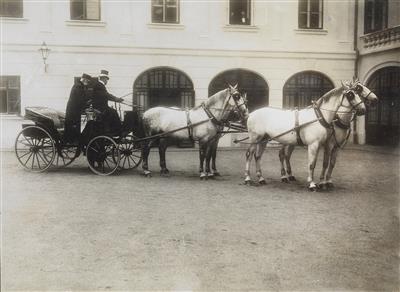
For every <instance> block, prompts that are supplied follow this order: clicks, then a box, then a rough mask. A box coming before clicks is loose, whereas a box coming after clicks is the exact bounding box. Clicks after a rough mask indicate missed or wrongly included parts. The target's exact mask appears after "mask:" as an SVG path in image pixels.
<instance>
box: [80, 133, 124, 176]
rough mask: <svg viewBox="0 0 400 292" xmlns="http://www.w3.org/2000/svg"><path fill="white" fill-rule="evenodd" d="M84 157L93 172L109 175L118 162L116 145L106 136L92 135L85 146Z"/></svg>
mask: <svg viewBox="0 0 400 292" xmlns="http://www.w3.org/2000/svg"><path fill="white" fill-rule="evenodd" d="M86 159H87V161H88V163H89V167H90V169H91V170H92V171H93V172H94V173H96V174H99V175H110V174H112V173H114V171H115V170H116V169H117V168H118V165H119V162H120V153H119V149H118V145H117V143H115V141H114V140H113V139H112V138H110V137H108V136H97V137H94V138H93V139H92V140H90V142H89V143H88V145H87V147H86Z"/></svg>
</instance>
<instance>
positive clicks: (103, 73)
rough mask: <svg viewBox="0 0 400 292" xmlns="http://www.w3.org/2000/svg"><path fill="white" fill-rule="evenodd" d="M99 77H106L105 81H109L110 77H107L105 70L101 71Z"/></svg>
mask: <svg viewBox="0 0 400 292" xmlns="http://www.w3.org/2000/svg"><path fill="white" fill-rule="evenodd" d="M99 77H106V78H107V79H110V77H108V71H107V70H101V71H100V75H99Z"/></svg>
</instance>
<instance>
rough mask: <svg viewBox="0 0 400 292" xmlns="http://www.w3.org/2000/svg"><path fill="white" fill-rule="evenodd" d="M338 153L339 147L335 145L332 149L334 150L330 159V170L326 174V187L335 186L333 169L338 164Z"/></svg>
mask: <svg viewBox="0 0 400 292" xmlns="http://www.w3.org/2000/svg"><path fill="white" fill-rule="evenodd" d="M338 154H339V148H338V147H334V148H333V149H332V151H331V155H330V161H329V168H328V172H327V174H326V187H327V188H328V189H330V188H333V182H332V171H333V168H334V167H335V165H336V159H337V156H338Z"/></svg>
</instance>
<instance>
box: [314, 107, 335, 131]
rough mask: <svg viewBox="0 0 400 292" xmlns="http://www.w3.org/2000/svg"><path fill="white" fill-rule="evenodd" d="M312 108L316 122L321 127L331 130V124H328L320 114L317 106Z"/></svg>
mask: <svg viewBox="0 0 400 292" xmlns="http://www.w3.org/2000/svg"><path fill="white" fill-rule="evenodd" d="M313 108H314V112H315V115H316V116H317V118H318V121H319V123H320V124H321V125H322V127H324V128H327V129H332V127H333V126H332V124H329V123H328V122H327V121H326V120H325V118H324V116H323V114H322V112H321V109H320V108H319V107H318V106H314V107H313Z"/></svg>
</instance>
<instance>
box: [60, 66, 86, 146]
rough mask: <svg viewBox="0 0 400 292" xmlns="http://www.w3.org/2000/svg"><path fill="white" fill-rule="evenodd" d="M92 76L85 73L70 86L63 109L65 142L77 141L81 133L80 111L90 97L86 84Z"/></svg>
mask: <svg viewBox="0 0 400 292" xmlns="http://www.w3.org/2000/svg"><path fill="white" fill-rule="evenodd" d="M91 80H92V77H91V76H90V75H88V74H86V73H83V74H82V77H81V78H80V79H79V81H78V82H76V83H75V84H74V85H73V86H72V88H71V93H70V95H69V99H68V102H67V108H66V111H65V130H64V139H65V142H66V143H78V140H79V136H80V133H81V113H82V112H83V111H84V109H85V107H86V104H87V102H88V100H89V99H90V98H91V96H90V93H89V90H88V86H89V83H90V81H91Z"/></svg>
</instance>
